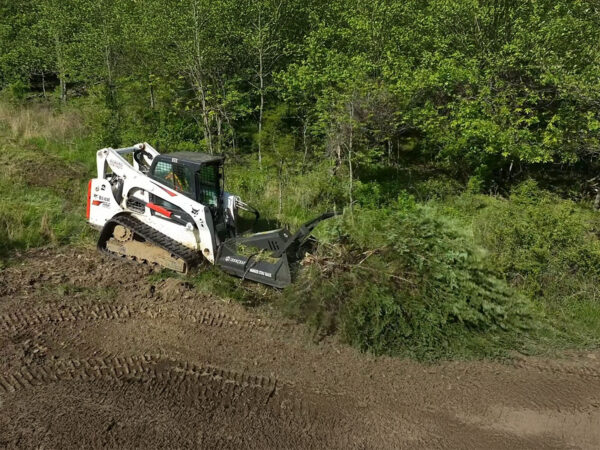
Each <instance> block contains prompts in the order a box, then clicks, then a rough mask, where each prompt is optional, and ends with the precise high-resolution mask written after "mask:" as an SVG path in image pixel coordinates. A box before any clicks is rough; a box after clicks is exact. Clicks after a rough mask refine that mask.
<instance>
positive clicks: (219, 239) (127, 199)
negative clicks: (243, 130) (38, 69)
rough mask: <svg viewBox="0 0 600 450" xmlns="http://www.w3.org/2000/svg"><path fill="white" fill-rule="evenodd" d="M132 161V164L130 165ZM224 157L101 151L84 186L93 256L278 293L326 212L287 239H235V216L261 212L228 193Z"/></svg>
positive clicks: (138, 149)
mask: <svg viewBox="0 0 600 450" xmlns="http://www.w3.org/2000/svg"><path fill="white" fill-rule="evenodd" d="M127 155H130V159H131V162H130V161H128V159H127V158H129V157H128V156H127ZM224 160H225V158H224V157H223V156H215V155H208V154H205V153H195V152H178V153H169V154H160V153H159V152H158V151H156V150H155V149H154V148H152V147H151V146H150V145H149V144H147V143H143V144H137V145H135V146H133V147H128V148H121V149H112V148H105V149H102V150H99V151H98V152H97V156H96V162H97V169H98V176H97V178H93V179H91V180H90V181H89V185H88V194H87V218H88V221H89V223H90V224H91V225H92V226H93V227H95V228H97V229H99V230H100V238H99V240H98V249H99V250H100V251H102V252H106V253H109V254H112V255H115V256H120V257H128V258H131V259H135V260H138V261H140V262H148V263H151V264H159V265H161V266H163V267H166V268H168V269H172V270H174V271H178V272H184V273H185V272H187V271H188V270H190V269H191V268H193V267H194V266H196V265H198V264H199V263H201V262H202V261H203V260H206V261H208V262H209V263H211V264H215V265H217V266H219V267H220V268H221V269H223V270H224V271H225V272H228V273H230V274H232V275H235V276H238V277H241V278H246V279H249V280H253V281H256V282H259V283H264V284H267V285H269V286H274V287H277V288H283V287H285V286H287V285H288V284H290V283H291V274H290V262H293V261H294V260H297V259H299V258H301V257H302V256H303V255H302V252H303V251H304V250H305V249H306V245H307V241H308V240H309V236H310V233H311V232H312V230H313V229H314V228H315V227H316V226H317V225H318V224H319V222H321V221H322V220H324V219H328V218H330V217H332V216H333V215H334V213H325V214H323V215H321V216H319V217H317V218H316V219H314V220H311V221H310V222H307V223H306V224H304V225H303V226H302V227H300V229H299V230H298V231H297V232H296V233H295V234H291V233H290V232H289V231H288V230H287V229H286V228H281V229H277V230H273V231H268V232H264V233H257V234H253V235H250V236H243V235H239V231H238V226H237V224H238V212H239V211H240V210H245V211H249V212H251V213H253V214H255V216H256V219H258V217H259V213H258V211H256V209H254V208H252V207H251V206H249V205H247V204H246V203H244V202H243V201H242V200H241V199H240V197H238V196H236V195H233V194H230V193H228V192H225V190H224V173H223V163H224Z"/></svg>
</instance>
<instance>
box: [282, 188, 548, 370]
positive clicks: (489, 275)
mask: <svg viewBox="0 0 600 450" xmlns="http://www.w3.org/2000/svg"><path fill="white" fill-rule="evenodd" d="M329 228H330V233H332V234H334V233H336V232H337V233H338V234H340V235H342V236H344V238H343V240H345V243H343V244H336V245H333V247H329V248H328V250H325V248H326V247H325V248H322V249H321V253H320V254H318V255H317V257H315V258H314V260H313V264H312V267H310V269H309V270H307V271H305V272H304V273H301V274H300V279H299V282H298V283H297V284H296V285H294V286H292V287H291V288H289V289H288V290H287V291H286V292H285V301H286V307H287V308H288V311H290V312H291V313H292V314H295V315H296V316H298V317H308V320H309V321H310V322H312V323H313V324H314V325H316V326H317V327H320V328H321V331H322V332H327V331H331V330H333V329H336V328H337V329H340V330H341V333H342V335H343V336H344V338H345V339H346V340H347V341H348V342H350V343H352V344H353V345H355V346H356V347H358V348H360V349H361V350H365V351H371V352H374V353H377V354H383V353H385V354H404V355H411V356H415V357H418V358H421V359H429V358H439V357H450V356H474V355H479V356H481V355H491V354H496V353H498V352H502V351H505V350H506V349H508V348H516V347H519V346H521V345H522V344H523V341H522V338H523V336H524V331H525V330H526V329H528V328H529V329H532V328H535V327H536V326H537V317H536V315H535V314H534V312H533V309H532V308H531V305H530V303H529V302H528V301H527V300H526V299H525V298H523V297H522V296H520V295H518V294H517V293H516V292H515V291H514V290H513V289H511V288H510V287H509V286H507V285H506V283H505V282H503V281H502V280H501V278H500V276H499V275H498V274H497V273H494V272H492V271H490V270H488V269H486V268H485V266H484V264H483V263H482V260H481V252H480V251H479V250H478V249H477V248H475V247H474V246H473V245H472V243H470V242H469V241H468V239H466V238H465V236H464V235H463V234H461V233H460V232H459V231H458V230H457V229H456V227H455V226H454V225H453V224H452V223H448V222H445V221H444V220H442V219H441V218H439V217H435V216H433V215H432V214H431V212H429V211H427V210H424V209H423V208H420V207H418V206H416V204H414V202H412V203H411V202H410V201H408V200H407V198H405V197H402V198H401V201H399V202H398V203H397V204H396V205H394V206H392V207H390V208H388V209H386V210H382V209H357V210H355V212H354V214H353V217H351V216H350V214H346V215H345V216H344V218H343V219H341V222H340V223H337V224H330V225H329ZM326 252H327V253H329V254H331V253H334V254H335V257H333V258H328V257H326V256H325V254H326ZM520 339H521V341H520Z"/></svg>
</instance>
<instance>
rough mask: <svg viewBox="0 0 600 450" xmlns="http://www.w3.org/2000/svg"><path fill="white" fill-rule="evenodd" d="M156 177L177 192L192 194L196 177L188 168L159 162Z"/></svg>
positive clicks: (155, 170)
mask: <svg viewBox="0 0 600 450" xmlns="http://www.w3.org/2000/svg"><path fill="white" fill-rule="evenodd" d="M154 177H155V178H156V179H157V180H159V181H160V182H161V183H163V184H165V185H166V186H169V187H171V188H173V189H174V190H175V191H177V192H181V193H183V194H188V195H190V194H192V187H193V180H194V176H193V173H192V171H191V170H190V168H189V167H187V166H184V165H181V164H173V163H170V162H165V161H159V162H158V163H157V164H156V167H155V168H154Z"/></svg>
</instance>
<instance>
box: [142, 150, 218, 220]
mask: <svg viewBox="0 0 600 450" xmlns="http://www.w3.org/2000/svg"><path fill="white" fill-rule="evenodd" d="M224 161H225V157H224V156H215V155H208V154H206V153H194V152H175V153H168V154H161V155H158V156H156V157H154V158H153V160H152V164H151V166H150V169H149V172H148V176H149V177H150V178H151V179H152V180H154V181H157V182H159V183H161V184H162V185H165V186H167V187H169V188H170V189H172V190H173V191H175V192H176V193H177V194H181V195H184V196H186V197H188V198H191V199H192V200H194V201H197V202H198V203H201V204H203V205H205V206H208V208H209V209H210V210H211V213H212V214H213V217H215V218H216V217H217V216H219V215H220V213H221V212H222V210H223V204H222V202H223V190H224V181H225V180H224V178H225V177H224V173H223V164H224Z"/></svg>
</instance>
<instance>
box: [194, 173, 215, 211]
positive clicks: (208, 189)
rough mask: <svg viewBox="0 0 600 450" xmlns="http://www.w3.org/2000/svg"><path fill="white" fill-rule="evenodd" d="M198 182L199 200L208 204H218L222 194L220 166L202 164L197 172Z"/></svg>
mask: <svg viewBox="0 0 600 450" xmlns="http://www.w3.org/2000/svg"><path fill="white" fill-rule="evenodd" d="M196 182H197V184H198V195H197V199H198V202H199V203H202V204H203V205H207V206H218V204H219V194H220V186H219V167H218V166H215V165H207V166H202V167H201V168H200V170H198V172H196Z"/></svg>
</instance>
